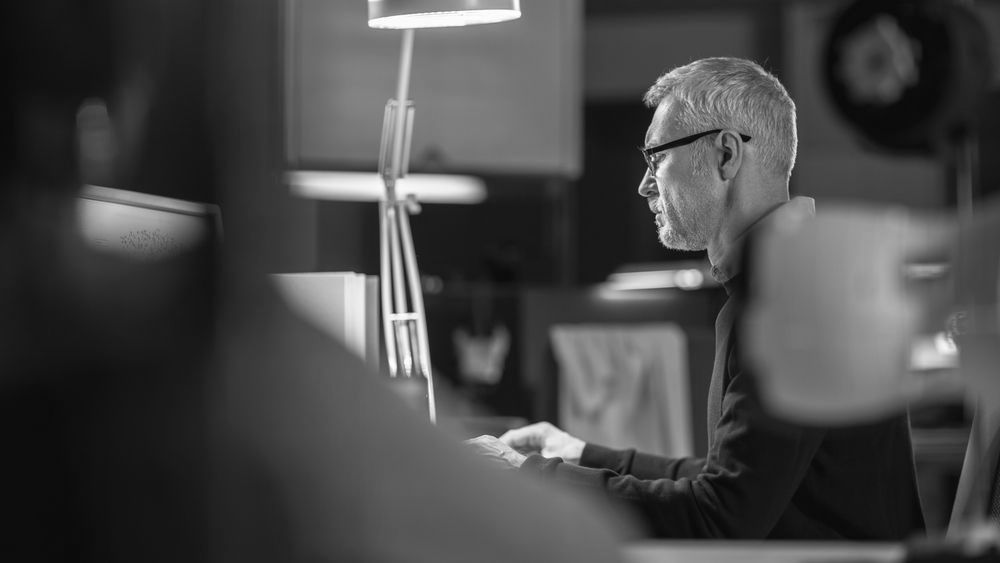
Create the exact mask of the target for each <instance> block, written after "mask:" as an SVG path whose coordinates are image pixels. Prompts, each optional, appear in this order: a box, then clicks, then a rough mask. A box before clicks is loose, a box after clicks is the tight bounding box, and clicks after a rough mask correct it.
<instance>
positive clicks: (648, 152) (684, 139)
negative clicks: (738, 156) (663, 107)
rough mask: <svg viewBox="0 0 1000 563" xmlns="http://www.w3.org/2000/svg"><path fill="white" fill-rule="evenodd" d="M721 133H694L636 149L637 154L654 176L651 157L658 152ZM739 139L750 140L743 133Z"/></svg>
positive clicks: (748, 136) (716, 131)
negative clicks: (640, 155)
mask: <svg viewBox="0 0 1000 563" xmlns="http://www.w3.org/2000/svg"><path fill="white" fill-rule="evenodd" d="M722 131H723V130H722V129H712V130H711V131H705V132H703V133H695V134H694V135H688V136H687V137H681V138H680V139H677V140H676V141H670V142H669V143H664V144H662V145H657V146H655V147H650V148H648V149H647V148H646V147H638V148H639V152H641V153H642V158H644V159H645V160H646V166H648V167H649V173H650V174H656V163H655V162H653V155H654V154H656V153H659V152H663V151H665V150H667V149H672V148H676V147H682V146H684V145H689V144H691V143H693V142H695V141H697V140H698V139H700V138H702V137H706V136H708V135H712V134H715V133H722ZM740 138H741V139H743V142H744V143H746V142H747V141H749V140H750V138H751V137H750V135H744V134H743V133H740Z"/></svg>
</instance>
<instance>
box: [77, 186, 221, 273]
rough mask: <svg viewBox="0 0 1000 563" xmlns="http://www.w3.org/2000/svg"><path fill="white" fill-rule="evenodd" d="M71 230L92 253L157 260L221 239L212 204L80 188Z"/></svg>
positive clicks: (111, 189) (99, 187) (216, 208)
mask: <svg viewBox="0 0 1000 563" xmlns="http://www.w3.org/2000/svg"><path fill="white" fill-rule="evenodd" d="M76 220H77V229H78V231H79V233H80V235H81V236H82V237H83V239H84V241H85V242H86V243H87V244H88V245H90V246H91V247H92V248H94V249H95V250H97V251H101V252H107V253H110V254H114V255H118V256H121V257H124V258H128V259H131V260H135V261H140V262H149V261H157V260H162V259H165V258H169V257H172V256H176V255H178V254H181V253H183V252H186V251H189V250H192V249H194V248H195V247H197V246H200V245H202V244H206V243H214V242H216V241H218V240H220V239H221V235H222V215H221V212H220V210H219V207H218V206H217V205H213V204H208V203H196V202H191V201H185V200H180V199H174V198H169V197H163V196H156V195H151V194H146V193H141V192H133V191H128V190H120V189H116V188H108V187H103V186H90V185H88V186H84V187H83V188H82V189H81V190H80V192H79V194H78V195H77V201H76Z"/></svg>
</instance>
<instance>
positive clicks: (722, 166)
mask: <svg viewBox="0 0 1000 563" xmlns="http://www.w3.org/2000/svg"><path fill="white" fill-rule="evenodd" d="M715 148H717V149H718V150H719V155H720V157H719V160H718V163H719V164H718V165H719V176H720V177H721V178H722V179H723V180H732V179H733V178H735V177H736V174H737V173H738V172H739V171H740V166H742V165H743V148H744V147H743V141H742V140H741V139H740V135H739V133H737V132H735V131H733V130H731V129H726V130H725V131H723V132H721V133H719V134H718V135H717V136H716V137H715Z"/></svg>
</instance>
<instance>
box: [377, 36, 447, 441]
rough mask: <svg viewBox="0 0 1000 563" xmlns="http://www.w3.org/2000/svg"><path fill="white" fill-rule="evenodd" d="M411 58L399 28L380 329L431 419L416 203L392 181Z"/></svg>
mask: <svg viewBox="0 0 1000 563" xmlns="http://www.w3.org/2000/svg"><path fill="white" fill-rule="evenodd" d="M412 58H413V30H412V29H404V30H403V41H402V54H401V56H400V60H399V77H398V82H397V85H396V98H395V99H393V100H389V101H388V102H387V103H386V108H385V114H384V116H383V122H382V143H381V147H380V150H379V174H380V175H381V177H382V181H383V183H384V184H385V194H384V196H385V197H384V199H383V200H382V201H380V202H379V259H380V262H379V267H380V278H381V279H380V285H381V288H380V289H381V290H380V293H381V304H382V330H383V334H384V337H385V348H386V356H387V360H388V364H389V375H390V376H391V377H406V378H416V377H423V378H424V379H425V380H426V383H427V413H428V416H429V417H430V421H431V423H432V424H434V423H436V422H437V409H436V406H435V400H434V378H433V376H432V373H431V359H430V347H429V344H428V340H427V317H426V314H425V313H424V299H423V293H422V289H421V284H420V272H419V270H418V269H417V257H416V253H415V252H414V249H413V235H412V233H411V231H410V219H409V216H410V213H414V214H415V213H419V212H420V206H419V205H418V204H417V201H416V198H415V197H414V196H413V195H412V194H411V195H409V196H407V197H406V198H404V199H402V200H400V199H399V197H398V194H397V192H396V181H397V180H398V179H399V178H402V177H403V176H405V175H406V172H407V168H408V165H409V153H410V137H411V136H412V131H413V104H412V102H410V101H409V100H407V96H408V92H407V91H408V89H409V84H410V66H411V60H412Z"/></svg>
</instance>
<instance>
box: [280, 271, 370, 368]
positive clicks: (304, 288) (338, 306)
mask: <svg viewBox="0 0 1000 563" xmlns="http://www.w3.org/2000/svg"><path fill="white" fill-rule="evenodd" d="M272 279H273V280H274V282H275V285H276V286H277V288H278V292H279V293H280V294H281V296H282V298H283V299H284V300H285V302H286V303H288V306H289V307H290V308H291V309H292V311H294V312H295V313H296V314H298V315H299V316H301V317H302V318H303V319H305V320H306V321H307V322H309V323H311V324H313V325H314V326H316V328H318V329H320V330H322V331H323V332H325V333H326V334H328V335H330V336H331V337H333V338H335V339H337V340H339V341H340V342H342V343H343V344H344V345H345V346H347V348H348V349H349V350H350V351H351V352H353V353H354V354H356V355H357V356H358V357H359V358H361V359H363V360H365V362H366V363H368V364H369V365H370V366H372V367H373V368H374V369H376V370H377V369H378V362H379V330H378V277H377V276H366V275H365V274H358V273H355V272H307V273H294V274H272Z"/></svg>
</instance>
